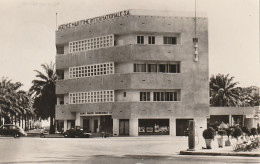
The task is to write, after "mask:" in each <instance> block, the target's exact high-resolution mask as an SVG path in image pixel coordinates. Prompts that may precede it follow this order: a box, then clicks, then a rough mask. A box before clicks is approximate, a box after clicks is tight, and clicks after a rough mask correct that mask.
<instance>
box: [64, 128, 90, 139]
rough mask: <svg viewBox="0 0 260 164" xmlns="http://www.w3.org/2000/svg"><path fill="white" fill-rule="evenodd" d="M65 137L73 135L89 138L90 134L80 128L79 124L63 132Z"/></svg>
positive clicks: (72, 136) (73, 136)
mask: <svg viewBox="0 0 260 164" xmlns="http://www.w3.org/2000/svg"><path fill="white" fill-rule="evenodd" d="M63 135H64V137H65V138H75V137H81V138H89V137H90V136H91V135H92V134H91V133H89V132H87V131H85V130H83V129H81V128H80V126H76V128H71V129H69V130H67V131H66V132H64V133H63Z"/></svg>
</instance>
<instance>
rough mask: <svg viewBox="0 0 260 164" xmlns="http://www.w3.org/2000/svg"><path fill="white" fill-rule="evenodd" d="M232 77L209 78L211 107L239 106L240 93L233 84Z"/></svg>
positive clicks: (234, 83)
mask: <svg viewBox="0 0 260 164" xmlns="http://www.w3.org/2000/svg"><path fill="white" fill-rule="evenodd" d="M233 80H234V77H229V74H227V75H223V74H218V75H216V76H214V75H212V76H211V78H210V105H211V106H240V105H241V104H242V103H241V100H240V91H239V89H238V88H236V87H235V86H236V85H237V84H238V82H233Z"/></svg>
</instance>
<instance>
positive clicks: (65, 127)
mask: <svg viewBox="0 0 260 164" xmlns="http://www.w3.org/2000/svg"><path fill="white" fill-rule="evenodd" d="M63 126H64V132H65V131H66V130H67V129H68V121H67V120H64V125H63Z"/></svg>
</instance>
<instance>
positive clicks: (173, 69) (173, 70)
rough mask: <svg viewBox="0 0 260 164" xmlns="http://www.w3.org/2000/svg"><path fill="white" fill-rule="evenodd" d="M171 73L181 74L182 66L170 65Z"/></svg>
mask: <svg viewBox="0 0 260 164" xmlns="http://www.w3.org/2000/svg"><path fill="white" fill-rule="evenodd" d="M169 73H180V64H169Z"/></svg>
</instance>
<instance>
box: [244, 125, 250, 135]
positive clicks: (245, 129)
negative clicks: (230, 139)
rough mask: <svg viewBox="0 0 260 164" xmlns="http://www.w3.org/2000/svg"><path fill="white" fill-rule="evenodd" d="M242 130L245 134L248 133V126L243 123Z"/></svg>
mask: <svg viewBox="0 0 260 164" xmlns="http://www.w3.org/2000/svg"><path fill="white" fill-rule="evenodd" d="M242 131H243V132H244V133H245V134H246V135H248V136H249V135H250V131H249V128H248V127H247V126H246V125H245V126H244V127H242Z"/></svg>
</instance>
